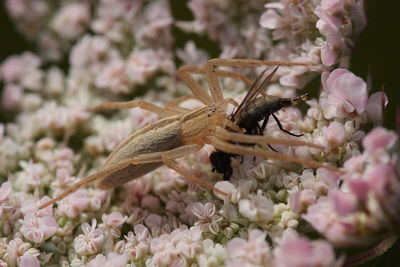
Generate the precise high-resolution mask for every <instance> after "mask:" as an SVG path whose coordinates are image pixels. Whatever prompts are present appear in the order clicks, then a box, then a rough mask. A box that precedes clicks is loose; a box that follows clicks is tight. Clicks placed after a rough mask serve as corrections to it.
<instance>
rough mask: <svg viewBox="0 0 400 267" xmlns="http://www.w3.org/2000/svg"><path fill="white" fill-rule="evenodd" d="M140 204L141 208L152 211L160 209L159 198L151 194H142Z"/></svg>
mask: <svg viewBox="0 0 400 267" xmlns="http://www.w3.org/2000/svg"><path fill="white" fill-rule="evenodd" d="M140 204H141V206H142V207H143V208H145V209H148V210H150V211H152V212H158V211H160V210H161V206H160V199H159V198H158V197H155V196H152V195H147V196H144V197H143V198H142V201H141V202H140Z"/></svg>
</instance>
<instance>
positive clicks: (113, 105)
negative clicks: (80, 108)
mask: <svg viewBox="0 0 400 267" xmlns="http://www.w3.org/2000/svg"><path fill="white" fill-rule="evenodd" d="M136 107H138V108H142V109H145V110H148V111H151V112H153V113H156V114H158V115H160V116H161V117H169V116H173V115H176V112H173V111H169V110H166V109H163V108H161V107H159V106H157V105H154V104H152V103H149V102H147V101H143V100H133V101H127V102H104V103H102V104H100V105H97V106H94V107H89V108H87V110H88V111H91V112H97V111H103V110H120V109H130V108H136Z"/></svg>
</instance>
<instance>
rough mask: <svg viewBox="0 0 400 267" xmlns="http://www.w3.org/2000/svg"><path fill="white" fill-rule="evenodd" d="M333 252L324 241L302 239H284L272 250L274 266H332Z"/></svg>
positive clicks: (333, 261)
mask: <svg viewBox="0 0 400 267" xmlns="http://www.w3.org/2000/svg"><path fill="white" fill-rule="evenodd" d="M334 263H335V252H334V250H333V248H332V246H331V245H330V244H329V243H328V242H325V241H309V240H308V239H306V238H304V237H291V238H290V237H286V238H285V237H284V238H283V240H282V241H281V243H280V244H279V246H278V247H277V248H275V249H274V264H273V265H274V266H280V267H303V266H332V265H333V264H334Z"/></svg>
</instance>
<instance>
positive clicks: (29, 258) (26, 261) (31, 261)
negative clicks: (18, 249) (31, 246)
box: [18, 254, 40, 267]
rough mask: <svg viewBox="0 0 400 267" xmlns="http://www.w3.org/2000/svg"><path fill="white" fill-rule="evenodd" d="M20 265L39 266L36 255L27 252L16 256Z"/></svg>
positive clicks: (24, 266)
mask: <svg viewBox="0 0 400 267" xmlns="http://www.w3.org/2000/svg"><path fill="white" fill-rule="evenodd" d="M18 263H19V265H18V266H20V267H40V261H39V260H38V259H37V257H35V256H33V255H29V254H24V255H22V256H21V257H19V258H18Z"/></svg>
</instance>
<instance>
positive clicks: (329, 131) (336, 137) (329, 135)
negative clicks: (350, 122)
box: [322, 121, 345, 147]
mask: <svg viewBox="0 0 400 267" xmlns="http://www.w3.org/2000/svg"><path fill="white" fill-rule="evenodd" d="M322 131H323V134H324V137H325V142H324V145H325V146H326V147H332V146H337V145H339V144H342V143H343V142H344V141H345V132H344V125H343V124H342V123H340V122H337V121H333V122H331V124H329V126H328V127H327V128H325V131H324V129H323V130H322Z"/></svg>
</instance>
